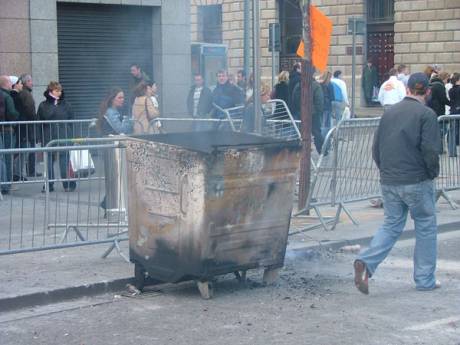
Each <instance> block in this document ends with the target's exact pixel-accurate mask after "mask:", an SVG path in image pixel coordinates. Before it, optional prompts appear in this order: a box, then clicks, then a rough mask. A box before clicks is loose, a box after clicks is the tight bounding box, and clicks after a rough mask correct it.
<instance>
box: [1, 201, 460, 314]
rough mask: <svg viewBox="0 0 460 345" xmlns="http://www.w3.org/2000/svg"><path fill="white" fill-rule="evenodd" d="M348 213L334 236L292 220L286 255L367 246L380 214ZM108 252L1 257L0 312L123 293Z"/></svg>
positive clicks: (445, 218)
mask: <svg viewBox="0 0 460 345" xmlns="http://www.w3.org/2000/svg"><path fill="white" fill-rule="evenodd" d="M451 196H452V198H453V199H454V200H456V201H457V202H458V203H459V204H460V202H459V200H460V192H452V193H451ZM321 210H322V212H323V214H324V215H325V216H326V217H327V216H333V215H334V214H335V208H331V207H323V208H322V209H321ZM349 210H350V212H351V213H352V214H353V216H354V217H355V218H356V219H357V220H358V221H359V222H360V224H359V225H357V226H356V225H354V224H352V222H351V221H350V219H349V218H348V217H347V216H346V214H344V213H343V214H342V215H341V220H340V223H339V224H338V225H337V227H336V229H335V230H332V231H326V230H325V229H324V228H322V227H321V226H316V227H315V225H318V224H319V223H318V219H317V218H315V217H314V216H313V215H312V216H310V217H297V218H293V220H292V223H291V228H290V236H289V240H288V250H287V252H288V255H290V254H289V253H293V252H308V251H311V250H313V249H318V248H329V250H333V251H339V250H340V249H341V248H342V247H345V249H346V250H349V249H350V248H348V247H347V246H354V245H360V246H366V245H367V244H368V243H369V242H370V240H371V238H372V236H373V234H374V233H375V231H376V230H377V228H378V226H379V225H380V224H381V222H382V219H383V210H382V209H375V208H372V207H370V204H369V202H367V201H363V202H358V203H353V204H350V205H349ZM458 212H459V211H458V210H453V209H452V208H451V207H450V206H449V205H448V204H447V202H445V201H444V200H440V201H439V202H438V210H437V214H438V224H439V232H440V233H444V232H458V231H459V230H460V217H459V213H458ZM406 229H407V230H406V231H405V232H404V233H403V236H402V237H403V238H413V237H414V231H413V223H412V221H411V220H410V219H409V220H408V224H407V225H406ZM120 247H121V250H122V252H123V253H124V255H125V256H127V255H128V243H127V242H122V243H121V246H120ZM107 248H108V245H107V244H104V245H94V246H85V247H76V248H66V249H59V250H49V251H41V252H32V253H22V254H14V255H6V256H2V257H1V263H2V264H1V265H0V281H1V282H2V284H1V285H0V311H8V310H14V309H19V308H26V307H30V306H34V305H45V304H49V303H55V302H58V301H65V300H69V299H74V298H79V297H84V296H94V295H98V294H103V293H107V292H116V291H121V290H124V289H125V286H126V284H128V283H131V282H132V277H133V272H134V267H133V265H132V264H130V263H128V262H126V261H125V260H124V258H123V257H122V256H120V255H118V253H117V252H116V250H115V251H113V252H112V254H111V255H109V256H108V257H107V258H105V259H102V258H101V256H102V254H103V253H104V252H105V251H106V249H107ZM347 248H348V249H347ZM354 249H356V248H354ZM351 250H353V248H351Z"/></svg>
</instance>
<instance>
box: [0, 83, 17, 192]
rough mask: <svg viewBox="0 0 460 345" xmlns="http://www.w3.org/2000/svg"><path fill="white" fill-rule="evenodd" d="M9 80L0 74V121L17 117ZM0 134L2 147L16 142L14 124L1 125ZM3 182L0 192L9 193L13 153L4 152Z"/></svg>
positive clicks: (11, 145) (6, 147) (9, 147)
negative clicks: (0, 111) (1, 108)
mask: <svg viewBox="0 0 460 345" xmlns="http://www.w3.org/2000/svg"><path fill="white" fill-rule="evenodd" d="M11 88H12V85H11V80H10V78H9V77H8V76H6V75H2V76H0V92H1V93H2V96H3V99H4V104H5V111H4V112H3V114H0V115H1V117H0V122H8V121H17V120H18V119H19V112H18V111H17V110H16V107H15V106H14V100H13V98H12V97H11V95H10V92H11ZM0 131H1V133H0V135H1V137H2V142H3V143H2V144H3V147H2V148H4V149H12V148H14V146H15V144H16V136H15V132H14V126H11V125H8V124H6V125H3V126H1V127H0ZM3 159H4V166H5V169H4V170H5V172H4V183H5V184H2V186H1V193H2V194H9V193H10V190H11V184H10V182H11V181H12V180H13V154H5V155H4V157H3Z"/></svg>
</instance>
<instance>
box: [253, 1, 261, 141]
mask: <svg viewBox="0 0 460 345" xmlns="http://www.w3.org/2000/svg"><path fill="white" fill-rule="evenodd" d="M259 35H260V4H259V0H252V49H253V52H252V58H253V62H252V66H253V68H254V72H253V73H254V92H253V99H254V130H255V132H256V133H261V132H262V114H261V108H262V106H261V104H260V40H259Z"/></svg>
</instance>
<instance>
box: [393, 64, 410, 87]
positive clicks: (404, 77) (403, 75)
mask: <svg viewBox="0 0 460 345" xmlns="http://www.w3.org/2000/svg"><path fill="white" fill-rule="evenodd" d="M396 77H397V78H398V80H399V81H400V82H402V83H403V84H404V87H407V81H408V80H409V67H407V66H406V65H404V64H401V65H399V66H398V75H397V76H396Z"/></svg>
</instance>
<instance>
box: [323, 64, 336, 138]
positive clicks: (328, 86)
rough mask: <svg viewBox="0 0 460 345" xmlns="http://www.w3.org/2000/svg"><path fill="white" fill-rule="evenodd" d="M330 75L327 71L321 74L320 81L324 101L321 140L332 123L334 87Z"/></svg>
mask: <svg viewBox="0 0 460 345" xmlns="http://www.w3.org/2000/svg"><path fill="white" fill-rule="evenodd" d="M331 78H332V73H331V72H329V71H327V72H326V73H324V74H323V77H322V81H321V84H320V85H321V88H322V90H323V100H324V109H323V122H322V125H321V134H322V135H323V138H325V137H326V135H327V133H328V132H329V130H330V129H331V122H332V102H333V101H334V100H335V98H334V85H332V82H331Z"/></svg>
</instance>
